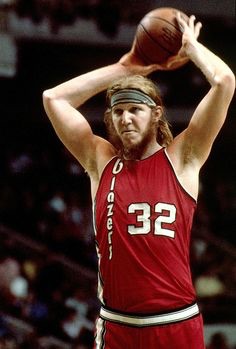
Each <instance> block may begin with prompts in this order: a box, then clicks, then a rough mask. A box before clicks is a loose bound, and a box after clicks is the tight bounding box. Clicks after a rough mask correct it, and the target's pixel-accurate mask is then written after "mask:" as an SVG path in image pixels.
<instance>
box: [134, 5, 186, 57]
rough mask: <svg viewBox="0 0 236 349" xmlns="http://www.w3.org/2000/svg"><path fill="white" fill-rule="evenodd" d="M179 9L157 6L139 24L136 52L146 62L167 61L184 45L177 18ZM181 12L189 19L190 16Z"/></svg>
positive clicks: (136, 35) (135, 45)
mask: <svg viewBox="0 0 236 349" xmlns="http://www.w3.org/2000/svg"><path fill="white" fill-rule="evenodd" d="M178 11H179V10H177V9H175V8H171V7H162V8H157V9H155V10H153V11H151V12H148V13H147V14H146V15H145V16H144V17H143V19H142V20H141V21H140V23H139V24H138V27H137V31H136V34H135V41H134V53H135V55H136V56H137V57H139V58H140V59H141V60H142V61H143V62H144V63H145V64H153V63H159V64H161V63H165V62H166V61H167V59H168V58H169V57H171V56H175V55H176V54H177V53H178V51H179V49H180V48H181V46H182V33H181V30H180V28H179V25H178V22H177V19H176V13H177V12H178ZM179 12H180V13H181V15H182V16H183V18H184V19H185V20H186V21H188V16H187V15H186V14H184V13H183V12H181V11H179Z"/></svg>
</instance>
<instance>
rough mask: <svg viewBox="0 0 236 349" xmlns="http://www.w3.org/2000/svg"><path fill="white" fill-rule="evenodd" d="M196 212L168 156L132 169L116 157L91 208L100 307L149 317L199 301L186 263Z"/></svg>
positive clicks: (153, 157)
mask: <svg viewBox="0 0 236 349" xmlns="http://www.w3.org/2000/svg"><path fill="white" fill-rule="evenodd" d="M195 209H196V200H194V198H193V197H191V196H190V195H189V194H188V193H187V192H186V191H185V189H184V188H183V187H182V186H181V184H180V183H179V181H178V178H177V176H176V174H175V171H174V168H173V166H172V164H171V162H170V159H169V157H168V155H167V153H166V150H165V149H164V148H162V149H161V150H159V151H158V152H156V153H155V154H153V155H151V156H150V157H148V158H146V159H143V160H140V161H135V162H129V165H127V164H125V163H123V162H122V161H121V160H120V159H119V158H117V157H115V158H113V159H112V160H111V161H110V162H109V163H108V164H107V165H106V167H105V169H104V170H103V173H102V177H101V180H100V183H99V187H98V191H97V194H96V198H95V201H94V227H95V235H96V246H97V252H98V259H99V261H98V267H99V286H98V288H99V292H98V295H99V298H100V300H101V302H102V304H104V305H105V306H107V307H109V308H111V309H116V310H119V311H121V312H128V313H139V314H145V313H154V312H156V313H158V312H162V311H168V310H172V309H176V308H180V307H182V306H185V305H186V304H191V303H193V302H194V301H195V298H196V295H195V291H194V287H193V284H192V278H191V270H190V263H189V244H190V233H191V227H192V221H193V216H194V212H195Z"/></svg>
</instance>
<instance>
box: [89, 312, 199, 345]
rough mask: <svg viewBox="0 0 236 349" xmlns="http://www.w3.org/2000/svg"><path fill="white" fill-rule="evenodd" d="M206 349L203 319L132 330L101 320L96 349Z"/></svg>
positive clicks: (98, 324) (194, 318) (98, 321)
mask: <svg viewBox="0 0 236 349" xmlns="http://www.w3.org/2000/svg"><path fill="white" fill-rule="evenodd" d="M147 348H148V349H205V345H204V337H203V321H202V316H201V315H197V316H195V317H193V318H191V319H188V320H184V321H181V322H177V323H174V324H168V325H157V326H148V327H132V326H127V325H123V324H117V323H114V322H110V321H107V320H104V319H102V318H99V319H98V320H97V333H96V338H95V345H94V349H147Z"/></svg>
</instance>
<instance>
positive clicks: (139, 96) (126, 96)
mask: <svg viewBox="0 0 236 349" xmlns="http://www.w3.org/2000/svg"><path fill="white" fill-rule="evenodd" d="M119 103H139V104H140V103H141V104H147V105H148V106H149V107H155V106H156V103H155V102H154V100H153V99H152V98H151V97H149V96H148V95H146V93H144V92H142V91H140V90H136V89H131V88H126V89H123V90H119V91H117V92H115V93H114V94H113V95H112V96H111V108H112V107H114V106H115V105H116V104H119Z"/></svg>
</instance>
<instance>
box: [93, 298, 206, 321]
mask: <svg viewBox="0 0 236 349" xmlns="http://www.w3.org/2000/svg"><path fill="white" fill-rule="evenodd" d="M198 314H199V308H198V305H197V304H196V303H195V304H193V305H190V306H188V307H186V308H184V309H181V310H177V311H173V312H170V313H165V314H160V315H150V316H133V315H126V314H120V313H117V312H114V311H112V310H108V309H105V308H104V307H101V310H100V317H101V318H102V319H104V320H108V321H112V322H118V323H121V324H124V325H130V326H136V327H142V326H153V325H167V324H171V323H173V322H179V321H183V320H187V319H189V318H191V317H193V316H196V315H198Z"/></svg>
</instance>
